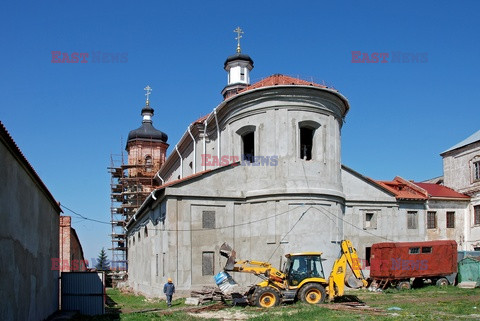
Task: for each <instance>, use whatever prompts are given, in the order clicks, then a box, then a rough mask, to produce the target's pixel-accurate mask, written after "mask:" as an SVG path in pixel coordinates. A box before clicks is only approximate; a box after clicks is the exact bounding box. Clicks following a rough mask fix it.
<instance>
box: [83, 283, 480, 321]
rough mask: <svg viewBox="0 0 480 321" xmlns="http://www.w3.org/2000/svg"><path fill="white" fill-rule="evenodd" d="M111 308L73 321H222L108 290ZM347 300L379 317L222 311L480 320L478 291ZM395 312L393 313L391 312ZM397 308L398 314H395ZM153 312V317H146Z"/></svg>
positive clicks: (278, 313) (365, 295) (270, 320)
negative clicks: (364, 307)
mask: <svg viewBox="0 0 480 321" xmlns="http://www.w3.org/2000/svg"><path fill="white" fill-rule="evenodd" d="M107 294H108V296H109V297H110V298H111V300H112V301H113V302H115V303H114V304H113V302H111V304H110V305H111V306H110V307H109V308H108V311H110V312H112V313H110V314H107V315H103V316H96V317H85V316H78V317H77V318H76V319H74V320H75V321H77V320H89V321H107V320H108V321H110V320H128V321H143V320H173V321H176V320H179V321H180V320H181V321H195V320H196V321H198V320H221V319H204V318H199V317H195V316H191V315H189V314H187V313H186V312H185V311H182V309H183V308H185V304H184V302H185V301H184V299H177V300H174V302H173V307H172V308H170V309H167V307H166V304H165V301H164V300H163V298H161V299H158V300H146V299H145V297H143V296H136V295H132V294H124V293H121V292H120V291H118V290H115V289H108V290H107ZM348 294H350V295H354V296H356V297H358V298H359V299H360V300H361V301H363V302H365V303H366V304H367V305H368V306H370V307H372V308H376V309H381V310H382V311H381V312H380V313H375V312H369V311H361V310H355V311H352V310H349V311H345V310H340V311H337V310H331V309H328V307H329V306H330V307H332V305H331V304H329V303H326V304H323V305H316V306H313V305H308V304H303V303H296V304H287V305H282V306H279V307H275V308H271V309H260V308H257V307H230V308H226V309H224V310H222V313H223V312H229V313H235V312H236V313H242V314H245V315H247V316H248V317H249V319H248V320H253V321H280V320H288V321H297V320H298V321H300V320H302V321H303V320H352V321H353V320H355V321H358V320H404V319H408V320H412V319H415V320H452V319H461V320H478V319H480V289H459V288H456V287H451V286H449V287H443V288H438V287H435V286H428V287H425V288H421V289H414V290H405V291H398V290H387V291H385V292H368V291H366V290H358V291H352V292H349V293H348ZM389 308H394V309H396V310H389ZM398 308H400V310H398ZM151 309H157V310H158V311H157V310H156V311H148V310H151Z"/></svg>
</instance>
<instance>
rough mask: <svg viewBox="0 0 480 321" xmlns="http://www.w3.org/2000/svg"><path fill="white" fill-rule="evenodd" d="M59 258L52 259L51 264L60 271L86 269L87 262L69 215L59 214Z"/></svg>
mask: <svg viewBox="0 0 480 321" xmlns="http://www.w3.org/2000/svg"><path fill="white" fill-rule="evenodd" d="M59 254H60V255H59V258H58V259H56V258H55V259H52V265H53V266H58V268H59V270H60V271H61V272H79V271H86V270H87V267H88V262H87V261H85V258H84V256H83V249H82V244H81V243H80V240H79V238H78V235H77V232H76V231H75V229H74V228H73V227H72V218H71V217H70V216H60V250H59Z"/></svg>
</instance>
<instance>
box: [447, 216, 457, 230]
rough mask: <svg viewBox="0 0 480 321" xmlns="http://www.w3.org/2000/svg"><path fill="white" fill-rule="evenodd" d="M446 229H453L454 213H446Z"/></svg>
mask: <svg viewBox="0 0 480 321" xmlns="http://www.w3.org/2000/svg"><path fill="white" fill-rule="evenodd" d="M447 228H455V212H447Z"/></svg>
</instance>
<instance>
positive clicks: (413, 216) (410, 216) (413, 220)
mask: <svg viewBox="0 0 480 321" xmlns="http://www.w3.org/2000/svg"><path fill="white" fill-rule="evenodd" d="M417 222H418V219H417V212H416V211H408V212H407V228H408V229H410V230H416V229H417V228H418V223H417Z"/></svg>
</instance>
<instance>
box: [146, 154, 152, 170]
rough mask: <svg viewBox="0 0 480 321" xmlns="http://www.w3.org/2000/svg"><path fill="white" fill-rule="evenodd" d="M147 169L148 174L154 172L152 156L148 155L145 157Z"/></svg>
mask: <svg viewBox="0 0 480 321" xmlns="http://www.w3.org/2000/svg"><path fill="white" fill-rule="evenodd" d="M145 168H146V171H147V172H151V171H152V156H150V155H148V156H147V157H145Z"/></svg>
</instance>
